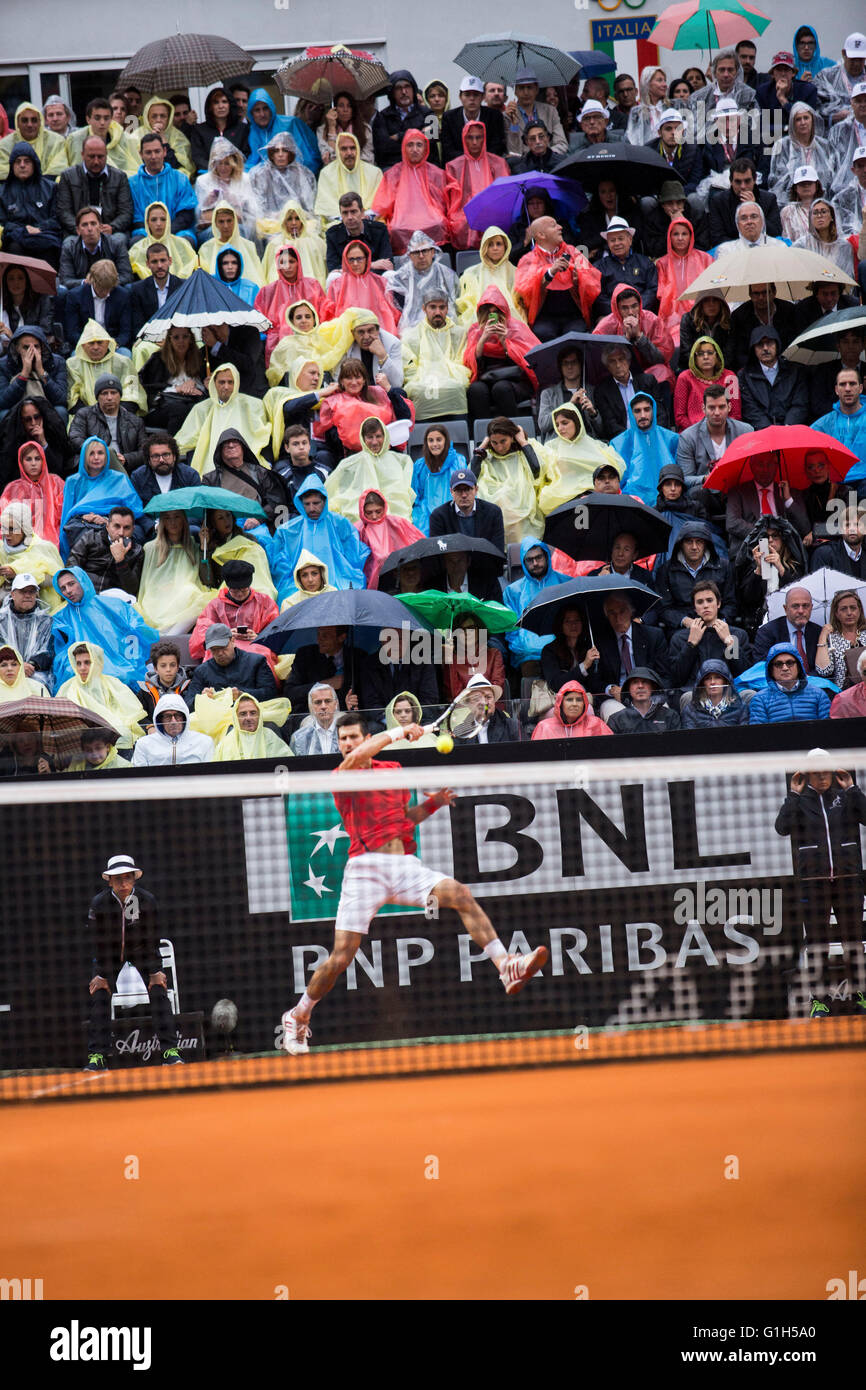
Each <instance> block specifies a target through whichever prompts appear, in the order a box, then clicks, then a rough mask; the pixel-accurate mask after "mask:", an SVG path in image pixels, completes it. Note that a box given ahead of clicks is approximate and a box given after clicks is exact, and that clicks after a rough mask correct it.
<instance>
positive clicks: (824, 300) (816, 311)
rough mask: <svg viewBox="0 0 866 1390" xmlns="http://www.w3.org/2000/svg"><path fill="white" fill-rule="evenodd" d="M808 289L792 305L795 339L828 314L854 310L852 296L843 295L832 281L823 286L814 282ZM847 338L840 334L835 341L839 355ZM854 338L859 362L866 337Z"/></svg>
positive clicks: (856, 335)
mask: <svg viewBox="0 0 866 1390" xmlns="http://www.w3.org/2000/svg"><path fill="white" fill-rule="evenodd" d="M809 288H810V293H809V294H807V296H806V298H805V299H801V300H799V301H798V303H797V304H795V305H794V315H795V317H794V328H795V336H796V337H799V336H800V334H801V333H805V332H806V329H807V328H811V327H812V326H813V324H815V325H817V324H819V323H820V321H821V319H823V318H826V316H827V315H828V314H835V313H838V312H839V310H841V309H854V308H856V302H855V300H854V296H853V295H851V294H843V293H842V286H841V285H836V284H833V282H832V281H831V282H830V283H829V284H826V285H825V284H823V283H822V282H820V281H818V280H815V281H813V283H812V284H811V285H810V287H809ZM848 336H849V335H848V334H847V333H840V334H839V337H838V338H837V339H836V347H837V350H838V351H840V353H841V349H842V340H843V339H846V338H848ZM855 337H856V339H857V360H858V361H859V358H860V353H861V351H862V349H863V346H864V342H866V336H861V335H860V334H855ZM849 365H851V364H850V363H846V366H849Z"/></svg>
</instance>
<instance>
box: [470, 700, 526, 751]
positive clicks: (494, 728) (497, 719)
mask: <svg viewBox="0 0 866 1390" xmlns="http://www.w3.org/2000/svg"><path fill="white" fill-rule="evenodd" d="M519 738H520V729H519V728H518V725H517V720H516V719H512V717H511V715H510V714H506V713H505V711H504V710H501V709H495V710H494V711H493V713H492V714H491V716H490V718H489V719H488V721H487V742H488V743H517V742H518V740H519ZM454 742H455V744H456V745H457V746H458V747H460V748H464V747H465V748H470V747H471V748H478V747H479V746H480V745H479V743H478V739H477V738H455V740H454Z"/></svg>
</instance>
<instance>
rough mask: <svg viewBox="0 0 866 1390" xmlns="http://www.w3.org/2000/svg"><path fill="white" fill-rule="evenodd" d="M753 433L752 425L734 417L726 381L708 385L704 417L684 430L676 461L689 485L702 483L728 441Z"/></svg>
mask: <svg viewBox="0 0 866 1390" xmlns="http://www.w3.org/2000/svg"><path fill="white" fill-rule="evenodd" d="M751 433H752V426H751V425H747V424H746V423H745V421H744V420H733V419H732V418H731V403H730V401H729V400H728V395H727V392H726V390H725V387H724V385H723V383H722V382H720V381H717V382H715V383H711V384H710V385H709V386H707V387H706V388H705V390H704V418H703V420H699V421H698V423H697V424H696V425H689V427H688V429H685V430H683V432H682V434H681V435H680V438H679V443H678V444H677V463H678V464H679V465H680V468H681V469H682V470H683V475H684V481H685V485H686V487H687V488H697V487H701V486H702V485H703V480H704V478H705V477H706V476H707V474H708V473H709V471H710V469H711V468H712V467H713V466H714V465H715V464H717V463H718V461H719V459H720V458H721V457H722V455H723V454H724V452H725V450H726V449H727V447H728V445H729V444H730V443H731V442H732V441H733V440H734V439H738V438H739V436H740V435H741V434H751Z"/></svg>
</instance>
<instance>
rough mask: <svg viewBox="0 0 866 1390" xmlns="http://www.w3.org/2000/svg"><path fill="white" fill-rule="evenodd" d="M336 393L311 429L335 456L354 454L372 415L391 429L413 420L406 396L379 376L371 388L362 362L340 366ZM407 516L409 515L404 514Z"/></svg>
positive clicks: (324, 403) (324, 404) (346, 363)
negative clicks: (400, 423)
mask: <svg viewBox="0 0 866 1390" xmlns="http://www.w3.org/2000/svg"><path fill="white" fill-rule="evenodd" d="M337 385H338V386H339V388H340V389H339V391H337V392H336V393H335V394H334V395H329V396H327V397H326V398H325V399H324V400H323V401H322V404H321V408H320V410H319V419H318V423H317V424H314V425H313V433H314V435H315V437H316V438H317V439H322V440H325V441H326V442H328V441H329V443H330V447H331V449H332V451H333V452H334V454H335V456H339V454H340V453H341V452H344V453H352V452H356V451H357V450H358V449H360V447H361V425H362V424H363V423H364V421H365V420H367V419H369V417H370V416H371V415H375V416H376V417H377V419H379V420H381V422H382V424H383V425H390V424H392V423H393V421H394V420H398V419H403V420H405V419H407V418H408V419H412V418H413V411H412V407H411V405H410V404H409V402H408V401H407V400H406V398H405V396H404V395H403V394H402V393H401V392H400V391H398V390H396V389H395V388H394V387H392V386H391V383H390V382H389V380H388V378H387V377H386V376H385V374H384V372H379V373H378V374H377V377H376V384H375V386H373V385H372V384H371V382H370V378H369V375H368V373H367V370H366V368H365V367H364V364H363V363H362V362H356V361H353V360H352V359H351V358H349V359H347V360H346V361H344V362H343V365H342V366H341V368H340V373H339V376H338V378H337ZM407 515H408V513H407Z"/></svg>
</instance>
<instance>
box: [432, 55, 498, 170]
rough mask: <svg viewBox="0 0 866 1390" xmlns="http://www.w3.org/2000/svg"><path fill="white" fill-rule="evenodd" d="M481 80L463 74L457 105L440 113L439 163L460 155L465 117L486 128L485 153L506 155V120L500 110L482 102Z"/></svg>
mask: <svg viewBox="0 0 866 1390" xmlns="http://www.w3.org/2000/svg"><path fill="white" fill-rule="evenodd" d="M483 96H484V83H483V82H482V81H481V79H480V77H464V79H463V81H462V82H461V83H460V105H459V106H455V107H453V109H452V110H451V111H446V112H445V115H444V116H443V117H442V133H441V140H442V163H443V164H447V163H448V161H449V159H459V158H460V156H461V155H462V154H464V153H465V151H464V149H463V127H464V126H465V125H466V123H467V122H468V121H481V122H482V123H483V125H484V128H485V130H486V131H487V153H488V154H498V155H502V157H503V158H504V157H505V154H506V153H507V151H506V148H505V121H504V119H503V116H502V112H501V111H497V110H496V109H495V108H494V107H492V106H482V105H481V100H482V97H483Z"/></svg>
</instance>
